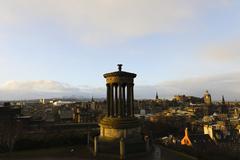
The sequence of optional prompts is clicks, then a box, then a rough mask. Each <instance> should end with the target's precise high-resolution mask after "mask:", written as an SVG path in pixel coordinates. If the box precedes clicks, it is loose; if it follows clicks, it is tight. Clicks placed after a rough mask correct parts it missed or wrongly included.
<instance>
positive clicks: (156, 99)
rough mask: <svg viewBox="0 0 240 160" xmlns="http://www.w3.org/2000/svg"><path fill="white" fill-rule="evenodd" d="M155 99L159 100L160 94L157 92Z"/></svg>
mask: <svg viewBox="0 0 240 160" xmlns="http://www.w3.org/2000/svg"><path fill="white" fill-rule="evenodd" d="M155 99H156V100H158V92H156V98H155Z"/></svg>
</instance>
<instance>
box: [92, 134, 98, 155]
mask: <svg viewBox="0 0 240 160" xmlns="http://www.w3.org/2000/svg"><path fill="white" fill-rule="evenodd" d="M97 152H98V137H97V136H95V137H94V149H93V155H94V157H96V156H97Z"/></svg>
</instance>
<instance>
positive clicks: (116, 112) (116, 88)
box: [114, 84, 118, 116]
mask: <svg viewBox="0 0 240 160" xmlns="http://www.w3.org/2000/svg"><path fill="white" fill-rule="evenodd" d="M114 104H115V106H114V107H115V116H118V86H117V84H116V85H115V102H114Z"/></svg>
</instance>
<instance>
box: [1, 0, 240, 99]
mask: <svg viewBox="0 0 240 160" xmlns="http://www.w3.org/2000/svg"><path fill="white" fill-rule="evenodd" d="M239 28H240V1H238V0H181V1H180V0H121V1H119V0H91V1H89V0H34V1H32V0H21V1H19V0H8V1H6V0H0V66H1V67H0V73H1V76H0V100H13V99H32V98H50V97H62V96H82V97H91V96H94V97H105V80H104V78H103V76H102V75H103V74H104V73H106V72H111V71H115V70H117V66H116V65H117V64H118V63H122V64H123V70H125V71H129V72H134V73H136V74H137V78H136V79H135V98H154V97H155V94H156V91H157V92H158V94H159V96H160V98H171V97H173V96H174V95H176V94H186V95H193V96H202V95H203V93H204V92H205V90H209V92H210V93H211V94H212V97H213V99H215V100H219V99H221V96H222V95H224V96H225V99H226V100H231V101H232V100H240V63H239V62H240V29H239Z"/></svg>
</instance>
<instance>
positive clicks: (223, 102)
mask: <svg viewBox="0 0 240 160" xmlns="http://www.w3.org/2000/svg"><path fill="white" fill-rule="evenodd" d="M222 104H223V105H225V98H224V96H222Z"/></svg>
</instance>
